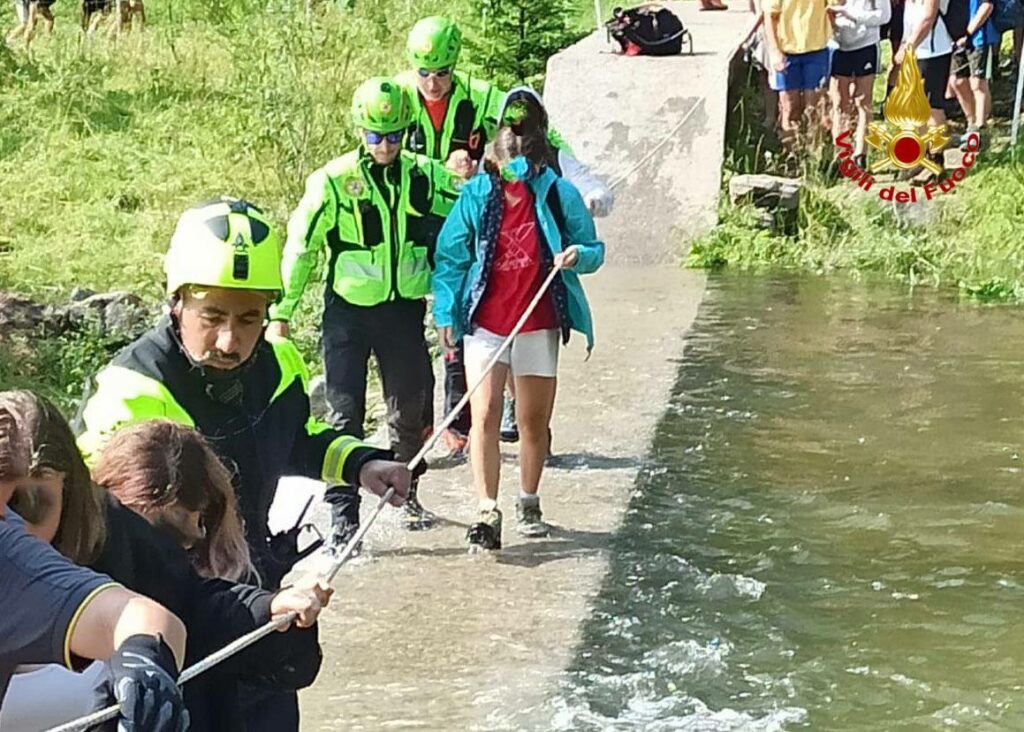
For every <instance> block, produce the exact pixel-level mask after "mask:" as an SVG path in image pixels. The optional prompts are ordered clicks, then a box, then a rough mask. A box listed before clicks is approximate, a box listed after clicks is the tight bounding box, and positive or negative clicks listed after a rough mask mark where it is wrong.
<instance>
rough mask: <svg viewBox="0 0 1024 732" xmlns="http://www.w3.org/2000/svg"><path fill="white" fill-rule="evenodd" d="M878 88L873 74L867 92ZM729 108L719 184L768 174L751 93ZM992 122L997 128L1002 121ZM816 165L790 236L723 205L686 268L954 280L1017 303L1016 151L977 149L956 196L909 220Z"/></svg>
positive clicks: (939, 282)
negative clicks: (742, 176) (839, 272)
mask: <svg viewBox="0 0 1024 732" xmlns="http://www.w3.org/2000/svg"><path fill="white" fill-rule="evenodd" d="M1008 87H1009V83H1008V82H1005V81H1004V82H1001V83H1000V91H1001V92H1002V93H1003V94H1006V95H1008V94H1009V93H1010V89H1009V88H1008ZM882 94H884V86H883V85H882V80H881V79H879V83H877V84H876V98H877V99H881V96H882ZM1011 106H1012V105H1011ZM733 110H734V113H733V115H732V119H731V130H730V132H731V134H730V140H731V142H730V150H729V151H728V153H727V159H729V160H730V161H731V162H730V163H729V164H728V165H727V169H726V170H725V171H723V173H724V178H725V181H726V183H727V182H728V178H729V177H730V176H731V175H733V174H735V173H747V172H770V171H771V165H770V163H768V162H766V159H765V155H764V151H765V150H771V149H773V147H774V146H773V144H772V142H771V141H770V140H765V139H763V138H762V136H761V134H760V132H759V129H760V128H759V125H757V124H756V123H755V120H759V119H760V114H761V111H760V110H761V107H760V104H759V99H758V93H757V92H755V91H754V90H752V89H749V88H744V89H743V90H741V91H740V93H738V94H737V95H736V99H735V105H734V107H733ZM999 129H1000V130H1001V131H1004V130H1005V121H1002V122H1001V123H1000V125H999ZM774 149H777V148H774ZM823 154H831V150H828V151H826V152H825V153H823ZM821 167H822V166H821V161H820V160H819V161H810V162H808V164H807V165H806V166H805V168H806V170H805V173H806V183H807V184H806V187H805V189H804V192H803V194H802V196H803V198H802V199H801V211H800V216H799V222H798V223H799V232H798V235H797V236H796V237H786V236H780V235H774V234H771V233H769V232H767V231H764V230H760V229H758V228H757V227H756V225H755V221H756V216H755V213H754V212H753V211H752V210H751V209H750V208H749V207H745V206H739V207H733V206H731V205H729V204H728V202H726V203H724V204H723V206H722V208H721V213H720V225H719V226H718V227H717V228H716V229H715V230H714V231H712V232H711V233H709V234H708V235H707V236H705V237H703V238H701V239H700V240H698V241H696V242H695V243H694V245H693V247H692V250H691V254H690V260H689V261H690V263H691V265H693V266H703V267H716V266H724V265H730V266H738V267H745V268H757V267H764V266H780V265H781V266H788V267H799V268H807V269H811V270H814V271H822V270H831V269H845V270H870V271H879V272H883V273H885V274H887V275H889V276H892V277H898V278H902V279H904V280H906V281H908V282H911V283H925V284H932V285H936V286H955V287H960V288H961V290H962V291H963V292H965V293H966V294H970V295H973V296H978V297H981V298H984V299H995V300H1007V299H1009V300H1017V301H1024V267H1022V263H1024V238H1022V237H1021V236H1020V231H1021V230H1022V228H1024V167H1022V165H1021V155H1020V149H1018V151H1016V152H1014V151H1011V150H1006V149H1004V150H1001V151H993V152H983V153H982V154H981V155H980V156H979V163H978V165H977V166H976V167H975V168H974V170H973V171H972V172H971V173H970V174H969V175H968V177H967V179H966V180H965V181H964V182H963V183H961V184H960V185H958V187H957V190H956V193H955V195H954V194H950V195H944V196H942V197H941V200H937V201H933V202H929V203H923V204H918V207H921V206H927V207H930V210H928V211H923V210H921V209H920V208H919V209H918V211H917V212H916V213H917V214H918V216H917V217H915V218H916V219H922V218H923V219H925V221H924V222H923V223H921V222H920V221H918V223H911V222H909V221H908V220H907V219H908V217H907V216H906V215H905V213H906V212H905V211H898V212H897V211H894V208H893V205H892V204H882V203H881V202H879V201H878V200H877V199H876V198H875V196H874V195H873V194H867V193H864V192H862V191H860V190H858V189H856V188H855V187H854V186H853V185H852V184H851V183H849V182H847V181H839V182H837V183H829V182H828V181H826V180H825V179H824V177H823V176H822V175H821V174H820V173H819V172H818V171H819V170H820V169H821ZM922 214H925V215H922Z"/></svg>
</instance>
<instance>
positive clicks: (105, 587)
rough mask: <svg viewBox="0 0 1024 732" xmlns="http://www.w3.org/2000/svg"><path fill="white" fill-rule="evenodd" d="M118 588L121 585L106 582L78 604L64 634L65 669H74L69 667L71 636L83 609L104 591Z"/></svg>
mask: <svg viewBox="0 0 1024 732" xmlns="http://www.w3.org/2000/svg"><path fill="white" fill-rule="evenodd" d="M120 586H121V585H119V584H117V583H116V582H106V583H104V584H102V585H100V586H99V587H97V588H96V589H95V590H93V591H92V592H90V593H89V594H88V595H86V596H85V599H84V600H82V602H81V604H79V606H78V609H76V610H75V614H74V615H72V616H71V622H70V623H68V629H67V631H65V633H64V665H65V666H66V667H67V668H69V669H71V670H72V671H74V669H73V668H72V667H71V636H73V635H74V634H75V627H76V626H77V625H78V621H79V620H80V619H81V617H82V613H84V612H85V609H86V608H87V607H89V603H90V602H92V601H93V600H95V599H96V597H97V596H98V595H99V594H100V593H101V592H103V591H104V590H109V589H110V588H111V587H120Z"/></svg>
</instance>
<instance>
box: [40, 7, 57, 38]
mask: <svg viewBox="0 0 1024 732" xmlns="http://www.w3.org/2000/svg"><path fill="white" fill-rule="evenodd" d="M39 15H40V16H42V18H43V21H44V22H45V23H46V32H47V33H53V23H54V18H53V12H52V11H51V10H50V9H49V8H44V7H42V6H40V7H39Z"/></svg>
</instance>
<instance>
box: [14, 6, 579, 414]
mask: <svg viewBox="0 0 1024 732" xmlns="http://www.w3.org/2000/svg"><path fill="white" fill-rule="evenodd" d="M556 4H558V3H556ZM347 5H348V6H347V7H346V4H345V3H337V4H336V3H334V2H325V0H317V2H316V3H315V4H314V12H313V14H312V16H311V17H307V15H306V13H305V2H304V0H260V1H256V0H148V1H147V3H146V11H147V14H148V27H147V29H146V30H145V32H142V33H138V32H135V33H131V34H126V35H124V36H122V37H121V38H118V39H110V38H107V37H105V36H103V35H97V36H96V37H93V38H89V39H85V38H84V37H83V34H82V33H81V30H80V29H79V27H78V17H77V7H76V4H75V3H71V2H67V3H58V4H57V5H56V6H55V7H54V11H55V13H56V15H57V28H56V31H55V33H54V34H53V36H51V37H47V36H46V35H45V34H40V35H39V36H38V37H37V38H36V40H35V41H33V43H32V44H31V46H30V47H29V48H28V49H26V48H25V47H24V45H23V44H21V43H18V44H14V45H13V46H12V47H7V46H5V45H2V44H0V290H13V291H16V292H21V293H25V294H27V295H29V296H31V297H33V298H35V299H38V300H41V301H44V302H58V301H63V300H65V299H66V298H67V296H68V294H69V292H70V291H71V290H72V289H73V288H74V287H76V286H82V287H86V288H89V289H92V290H95V291H100V292H102V291H108V290H115V289H117V290H128V291H131V292H134V293H137V294H139V295H140V296H142V297H143V298H144V299H146V300H147V301H153V302H155V301H158V300H159V299H160V298H162V296H163V292H162V283H163V274H162V255H163V252H164V250H165V247H166V242H167V241H168V239H169V236H170V234H171V231H172V230H173V227H174V223H175V221H176V219H177V216H178V215H179V214H180V213H181V211H182V210H184V209H185V208H187V207H188V206H189V205H191V204H193V203H194V202H196V201H201V200H206V199H209V198H211V197H213V196H216V195H218V194H221V193H227V194H232V195H237V196H244V197H246V198H248V199H250V200H252V201H254V202H257V203H259V204H260V205H262V206H263V207H264V208H266V209H268V210H269V211H271V212H272V214H273V216H274V217H275V219H276V220H277V221H278V222H279V223H280V224H281V225H282V226H283V224H284V222H285V221H286V220H287V216H288V214H289V213H290V211H291V210H292V208H293V207H294V206H295V204H296V203H297V202H298V200H299V197H300V195H301V193H302V189H303V185H304V182H305V178H306V176H307V175H309V174H310V173H311V172H312V171H313V170H315V169H316V168H317V167H319V166H320V165H322V164H323V163H324V162H326V161H327V160H329V159H331V158H333V157H336V156H337V155H340V154H341V153H342V152H344V151H345V150H347V149H350V148H351V147H352V146H353V145H354V144H355V137H354V135H353V131H352V129H351V126H350V124H349V104H350V99H351V95H352V92H353V91H354V89H355V87H356V86H357V85H358V84H359V83H360V82H362V81H363V80H364V79H366V78H368V77H370V76H374V75H381V74H391V73H395V72H398V71H400V70H402V69H403V68H404V67H405V61H404V44H405V36H406V34H407V32H408V30H409V28H410V27H411V26H412V25H413V23H414V22H415V21H416V20H418V19H419V18H421V17H424V16H426V15H430V14H445V15H448V16H449V17H453V18H454V19H455V20H457V21H458V22H459V23H460V25H462V26H463V28H464V33H465V36H466V37H467V45H466V46H465V47H464V50H463V54H462V60H461V61H460V68H463V69H465V70H469V71H472V72H474V73H477V74H479V75H481V76H482V77H483V78H489V79H493V80H495V81H496V82H499V83H502V84H511V83H513V82H515V81H517V80H518V79H517V76H518V77H526V78H527V79H529V80H531V81H533V82H534V83H539V82H542V77H541V76H540V73H542V71H543V60H544V58H546V55H542V54H544V53H545V51H547V52H548V53H550V52H551V51H553V50H556V49H557V48H560V47H561V46H564V45H567V44H568V43H571V42H573V41H574V40H576V39H577V38H579V37H580V36H581V35H582V34H583V33H584V32H586V30H587V29H589V28H590V27H591V26H592V23H593V17H592V14H593V5H592V4H591V3H589V2H584V1H583V0H571V1H570V0H566V2H565V3H564V4H562V7H563V10H564V12H563V13H561V14H556V16H555V19H556V21H557V22H552V21H551V20H550V19H549V20H548V21H546V25H545V27H544V32H543V34H542V35H541V36H540V42H538V41H537V38H538V34H533V35H532V36H531V45H529V46H524V45H523V42H522V39H521V38H518V37H517V36H516V29H515V27H514V26H515V19H516V18H518V17H519V16H518V14H514V15H513V14H512V13H511V11H512V10H514V9H515V8H516V7H519V6H522V7H523V8H524V13H525V14H526V17H527V20H528V19H529V16H528V14H529V13H530V12H536V9H537V8H540V7H541V6H543V5H544V4H543V3H540V2H539V0H514V1H513V2H499V3H496V2H495V0H456V1H455V2H440V1H439V0H376V1H375V2H373V3H369V2H364V1H363V0H354V1H353V0H350V2H349V3H348V4H347ZM548 5H550V3H549V4H548ZM496 7H499V8H500V10H496V9H495V8H496ZM503 13H504V17H503V15H502V14H503ZM13 24H14V16H13V9H12V7H11V4H10V3H9V2H7V3H3V4H0V27H3V28H4V32H6V29H8V28H10V27H11V26H12V25H13ZM484 40H486V42H484ZM503 50H504V52H503ZM523 57H528V60H532V63H527V64H525V65H523V64H518V63H517V64H511V63H508V62H507V60H508V59H512V58H515V59H516V60H517V61H521V60H522V58H523ZM538 68H539V69H540V73H538ZM318 289H319V288H315V287H311V288H310V290H311V292H309V293H307V298H306V303H305V305H306V306H305V307H304V308H303V309H302V311H301V317H300V319H299V320H300V322H299V323H298V328H297V333H298V340H299V342H300V345H301V346H302V348H303V349H304V351H305V352H306V353H307V356H309V357H310V361H309V362H310V365H311V366H315V365H316V364H317V362H318V361H319V359H318V358H317V357H316V350H317V348H318V342H317V340H318V339H317V333H316V330H317V329H316V324H315V316H316V313H317V312H318V311H319V302H320V301H319V294H320V293H319V292H317V290H318ZM119 345H120V344H117V343H108V342H100V341H97V340H96V339H95V338H93V337H89V336H66V337H62V338H57V339H45V338H44V339H40V338H35V337H33V338H29V339H26V338H22V339H21V340H19V339H12V338H6V339H5V338H3V337H2V334H0V387H4V388H9V387H11V386H23V387H31V388H37V389H40V390H42V391H43V392H45V393H47V394H48V395H50V396H51V397H55V398H57V399H58V400H60V401H61V403H62V404H63V405H64V406H65V407H67V408H70V407H71V406H72V404H73V402H74V400H75V399H77V397H78V395H79V394H80V393H81V382H82V379H83V378H85V377H86V376H88V375H89V374H90V373H92V372H94V371H95V370H96V369H97V368H98V367H99V366H100V365H102V364H103V363H104V362H105V361H106V360H107V359H108V358H109V356H110V354H111V352H112V351H113V350H116V348H117V347H118V346H119Z"/></svg>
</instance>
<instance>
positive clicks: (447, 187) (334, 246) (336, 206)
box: [270, 148, 461, 321]
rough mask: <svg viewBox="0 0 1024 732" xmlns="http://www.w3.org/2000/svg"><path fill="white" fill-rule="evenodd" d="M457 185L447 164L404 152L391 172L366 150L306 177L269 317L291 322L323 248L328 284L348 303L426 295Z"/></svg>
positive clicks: (356, 151)
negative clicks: (439, 236) (278, 296)
mask: <svg viewBox="0 0 1024 732" xmlns="http://www.w3.org/2000/svg"><path fill="white" fill-rule="evenodd" d="M460 187H461V181H459V180H457V179H456V178H455V177H454V176H453V175H452V174H451V173H449V172H448V171H447V170H445V168H444V166H442V165H440V164H439V163H437V162H435V161H433V160H430V159H429V158H426V157H423V156H422V155H414V154H412V153H410V152H407V151H403V152H402V153H401V155H400V156H399V158H398V159H397V160H396V161H395V163H393V164H392V165H390V166H387V167H384V166H380V165H377V164H375V163H374V162H373V160H372V159H371V158H370V157H369V156H368V155H367V154H366V153H365V152H364V151H363V150H362V148H359V149H357V150H353V151H351V152H349V153H348V154H346V155H343V156H341V157H340V158H336V159H335V160H332V161H331V162H329V163H328V164H327V165H325V166H324V167H323V168H321V169H320V170H318V171H316V172H315V173H313V174H312V175H311V176H309V178H308V180H307V181H306V193H305V195H303V197H302V200H301V201H300V202H299V206H298V208H296V209H295V212H294V213H293V214H292V216H291V218H290V219H289V221H288V240H287V242H286V244H285V247H284V259H283V262H282V265H281V274H282V276H283V278H284V293H283V295H282V297H281V300H280V301H279V302H278V303H277V305H275V306H274V307H272V308H271V310H270V317H271V318H272V319H274V320H285V321H287V320H290V319H291V317H292V315H293V313H294V312H295V308H296V306H297V305H298V303H299V300H300V299H301V298H302V293H303V291H304V290H305V288H306V284H307V283H308V281H309V277H310V274H311V273H312V271H313V269H314V268H315V267H316V265H317V263H318V261H319V258H320V256H321V253H322V252H323V250H324V249H325V247H326V250H327V255H328V264H327V267H326V268H325V272H324V277H325V279H326V280H327V286H328V287H330V288H332V289H333V291H334V292H335V293H336V294H337V295H338V296H340V297H341V298H343V299H344V300H346V301H347V302H349V303H351V304H353V305H360V306H364V307H370V306H373V305H379V304H380V303H382V302H386V301H389V300H395V299H407V300H417V299H420V298H423V297H425V296H426V295H427V293H429V292H430V273H431V269H432V267H433V256H434V243H435V241H436V239H437V233H438V232H439V231H440V229H441V225H442V224H443V223H444V217H445V216H447V215H448V212H449V211H450V210H451V208H452V206H453V205H454V204H455V199H456V198H458V195H459V194H458V191H459V188H460Z"/></svg>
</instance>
